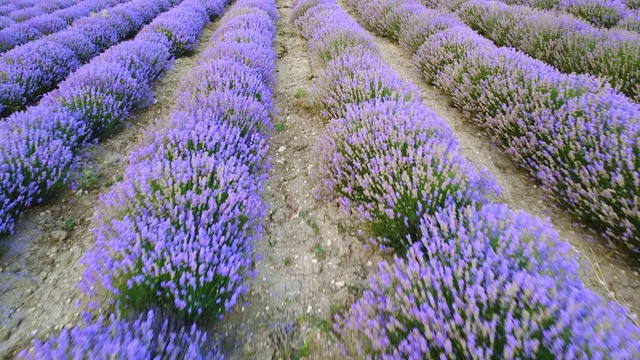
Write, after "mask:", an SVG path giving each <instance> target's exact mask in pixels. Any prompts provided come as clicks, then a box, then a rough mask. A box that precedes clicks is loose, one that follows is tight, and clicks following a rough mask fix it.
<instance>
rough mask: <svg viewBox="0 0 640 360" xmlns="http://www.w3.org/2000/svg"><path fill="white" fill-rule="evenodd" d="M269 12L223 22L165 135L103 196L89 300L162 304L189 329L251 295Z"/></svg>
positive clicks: (246, 4) (90, 261)
mask: <svg viewBox="0 0 640 360" xmlns="http://www.w3.org/2000/svg"><path fill="white" fill-rule="evenodd" d="M223 5H224V3H221V4H220V5H219V6H218V8H222V7H223ZM262 9H265V10H266V11H265V10H262ZM275 9H276V7H275V2H273V1H270V2H255V1H253V0H251V1H243V0H240V1H238V2H237V3H236V5H235V6H234V9H233V10H231V11H229V12H228V13H227V15H226V16H225V17H223V18H222V20H221V21H220V27H219V28H218V30H217V31H216V32H215V33H214V34H213V35H212V37H211V40H210V42H211V47H210V48H209V49H208V50H207V51H206V53H205V54H204V55H203V57H202V62H201V63H200V64H199V65H198V66H197V67H196V68H195V69H194V70H193V72H192V73H191V74H190V75H189V76H187V77H186V78H185V79H184V80H183V81H182V82H181V85H180V88H179V90H178V94H179V97H178V99H177V100H178V101H177V107H176V110H175V112H174V113H173V114H172V116H171V118H170V120H169V121H170V122H169V126H167V127H166V128H165V129H164V130H160V131H157V130H156V131H155V132H153V133H152V134H150V135H149V138H151V139H153V141H151V143H150V144H149V145H146V146H144V147H142V148H141V149H138V150H137V151H135V152H134V154H133V155H132V156H131V160H130V165H129V168H128V170H127V172H126V174H125V176H124V180H123V181H122V182H120V183H118V184H117V185H115V186H114V187H113V189H112V191H110V192H109V193H108V194H106V195H105V196H103V197H102V198H101V202H102V204H103V206H101V207H100V208H101V209H102V210H101V211H100V213H99V214H98V221H99V225H98V227H97V229H96V235H97V240H96V245H95V247H94V248H93V249H92V250H91V251H90V252H89V253H88V254H87V256H86V257H85V259H84V262H85V263H86V264H87V271H86V273H85V276H84V279H83V287H84V289H85V291H87V292H89V293H90V294H94V293H96V292H105V293H107V294H108V296H109V297H110V298H111V299H112V300H113V301H114V302H115V304H116V306H117V307H118V308H119V309H121V310H122V311H125V312H128V311H136V310H140V309H146V308H148V307H161V308H163V309H165V310H167V311H169V312H171V313H174V314H177V315H178V316H179V317H181V318H184V319H188V320H189V321H200V320H207V319H212V318H218V317H222V316H224V314H225V313H226V312H228V311H231V310H232V309H233V307H234V306H235V304H236V303H237V301H238V297H239V296H241V295H242V294H244V293H245V292H246V291H247V289H248V288H247V285H246V281H247V280H248V279H249V278H250V277H252V276H253V275H254V271H253V267H254V266H253V263H254V261H255V256H254V254H253V250H254V243H255V242H256V241H257V240H258V239H259V238H260V236H261V233H262V226H263V225H262V221H263V218H264V216H265V214H266V204H265V203H264V201H263V200H262V199H261V193H262V187H263V183H264V180H265V177H266V170H267V163H266V152H267V149H268V143H267V140H268V135H269V133H270V131H271V120H270V113H271V112H272V111H273V105H274V104H273V99H272V89H271V86H272V85H273V79H274V74H275V59H276V56H275V52H274V50H273V41H274V39H275V33H276V28H275V21H276V19H277V18H276V19H274V18H273V17H272V16H274V15H275V14H276V13H275V11H274V10H275ZM152 25H153V24H152ZM141 35H142V34H141Z"/></svg>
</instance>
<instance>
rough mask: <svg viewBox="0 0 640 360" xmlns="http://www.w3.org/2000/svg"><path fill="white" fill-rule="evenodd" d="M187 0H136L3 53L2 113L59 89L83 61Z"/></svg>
mask: <svg viewBox="0 0 640 360" xmlns="http://www.w3.org/2000/svg"><path fill="white" fill-rule="evenodd" d="M182 1H183V0H171V1H169V0H154V1H147V0H133V1H130V2H128V3H125V4H120V5H118V6H115V7H113V8H111V9H109V10H108V13H106V14H105V15H104V16H102V15H101V16H95V17H87V18H83V19H81V20H79V21H77V22H76V23H75V24H74V26H72V27H70V28H69V29H67V30H64V31H62V32H59V33H56V34H53V35H50V36H48V37H46V38H44V39H40V40H37V41H33V42H30V43H28V44H25V45H23V46H20V47H18V48H15V49H13V50H11V51H9V52H7V53H5V54H3V55H0V113H1V114H2V115H8V114H10V113H13V112H14V111H16V110H20V109H21V108H22V107H24V106H25V105H27V104H29V103H31V102H32V101H34V100H36V99H37V97H38V96H40V95H42V94H43V93H46V92H47V91H49V90H51V89H53V88H54V87H55V86H56V85H58V83H59V82H60V81H62V80H64V79H65V78H66V77H67V76H68V75H69V74H70V73H71V72H73V71H75V70H76V69H77V68H78V67H79V66H80V65H82V64H84V63H86V62H87V61H89V60H90V59H91V58H93V57H95V56H96V55H97V54H98V53H100V52H102V51H104V50H105V49H107V48H109V47H111V46H113V45H115V44H117V43H119V42H120V41H122V40H124V39H126V38H128V37H130V36H131V35H133V34H135V33H136V32H138V31H139V30H140V29H141V28H142V27H143V26H144V25H145V24H147V23H149V21H151V20H153V19H154V18H155V17H156V16H158V14H160V13H162V12H164V11H167V10H168V9H170V8H171V7H173V6H175V5H177V4H179V3H181V2H182Z"/></svg>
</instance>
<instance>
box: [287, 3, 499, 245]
mask: <svg viewBox="0 0 640 360" xmlns="http://www.w3.org/2000/svg"><path fill="white" fill-rule="evenodd" d="M303 3H304V2H302V3H301V4H303ZM299 6H303V5H299ZM297 9H298V12H299V13H300V15H299V17H298V18H297V20H295V21H296V24H297V25H298V26H299V28H300V29H301V30H302V32H303V36H304V37H306V38H307V39H308V40H309V47H310V49H311V52H312V54H313V56H314V57H315V58H316V59H317V62H318V65H319V66H320V67H321V70H320V71H319V75H318V77H317V80H316V82H315V84H314V89H313V98H314V99H315V102H316V103H317V104H318V105H320V106H322V107H323V113H324V115H325V116H326V117H327V118H328V119H329V120H330V123H329V125H328V129H327V132H326V134H325V135H324V137H323V140H322V142H321V148H322V156H323V159H324V161H323V167H322V173H323V176H324V178H325V185H326V187H327V189H329V190H330V191H331V192H332V193H334V194H336V195H337V196H338V201H339V203H340V204H341V206H342V207H343V208H344V209H345V210H347V211H350V212H352V213H354V214H355V215H356V217H357V219H358V220H359V221H360V222H361V223H362V224H363V226H365V227H366V228H367V230H368V231H369V234H370V235H371V236H372V240H373V241H375V242H377V243H379V244H380V245H381V246H383V247H386V248H393V249H395V250H396V251H399V252H402V251H404V249H406V248H407V247H408V246H409V245H410V244H411V242H413V241H416V240H417V239H418V238H419V237H417V236H418V233H417V228H418V224H419V219H420V218H421V217H422V216H423V215H424V214H431V213H433V212H434V211H436V210H437V209H439V208H441V207H442V206H446V205H449V204H450V205H452V206H456V207H464V206H468V205H473V206H482V205H483V204H486V203H488V202H489V199H490V198H491V196H493V195H496V194H497V193H498V192H499V189H498V188H497V185H496V184H495V181H494V180H493V177H491V176H490V175H489V174H488V173H487V172H486V170H480V169H478V168H476V167H475V166H474V165H472V164H470V163H468V162H467V161H466V160H465V159H464V158H463V157H462V156H461V155H460V154H459V153H458V149H457V146H458V145H457V142H456V141H455V139H454V138H453V135H452V132H451V130H450V129H449V127H448V126H447V125H446V124H445V123H444V122H443V121H442V120H441V119H440V118H438V117H437V116H436V115H435V114H434V113H433V112H431V111H430V110H429V109H427V108H426V107H425V106H424V105H422V104H421V103H420V92H419V90H418V89H417V88H416V87H415V86H414V85H412V84H410V83H408V82H406V81H404V80H402V79H401V78H400V77H399V76H398V74H396V73H395V72H394V71H393V70H392V69H391V68H390V67H388V66H387V65H385V64H383V63H382V61H381V60H380V58H379V55H378V54H377V53H376V50H375V47H374V45H373V43H372V41H371V39H370V38H369V36H368V35H367V34H366V33H365V32H364V30H363V29H362V28H361V27H360V26H358V24H357V23H355V22H354V21H353V20H352V19H351V18H350V17H349V16H348V15H347V14H346V13H345V12H343V11H341V10H340V7H339V6H337V5H336V4H335V3H333V4H332V3H328V2H325V3H322V4H320V5H318V6H315V7H312V8H310V9H309V8H307V10H306V11H300V10H299V9H300V8H299V7H298V8H297ZM294 11H296V9H294ZM327 54H330V56H327Z"/></svg>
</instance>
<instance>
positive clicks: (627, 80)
mask: <svg viewBox="0 0 640 360" xmlns="http://www.w3.org/2000/svg"><path fill="white" fill-rule="evenodd" d="M422 3H423V4H424V5H426V6H427V7H429V8H442V7H444V8H447V9H449V10H451V11H455V12H456V14H457V15H458V16H459V17H460V19H462V21H463V22H465V23H466V24H467V25H469V27H471V28H472V29H474V30H476V31H478V32H479V33H480V34H482V35H483V36H485V37H487V38H489V39H491V40H492V41H493V42H494V43H496V44H497V45H498V46H510V47H514V48H516V49H518V50H520V51H523V52H525V53H527V54H528V55H530V56H531V57H534V58H536V59H540V60H542V61H544V62H546V63H548V64H550V65H552V66H554V67H556V68H557V69H558V70H560V71H563V72H565V73H579V74H591V75H595V76H598V77H601V78H604V79H606V80H608V81H609V82H610V83H611V85H612V86H613V87H614V88H616V89H617V90H619V91H620V92H622V93H624V94H626V95H627V96H629V97H631V98H634V97H635V100H636V101H639V102H640V34H638V33H634V32H630V31H626V30H621V29H599V28H596V27H594V26H592V25H591V24H589V23H587V22H585V21H582V20H579V19H577V18H575V17H573V16H571V15H568V14H561V13H557V12H553V11H544V10H537V9H531V8H529V7H526V6H512V5H507V4H504V3H502V2H497V1H484V0H471V1H462V2H461V1H458V0H422ZM636 20H637V18H636ZM635 26H637V23H636V25H635Z"/></svg>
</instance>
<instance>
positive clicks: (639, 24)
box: [619, 9, 640, 94]
mask: <svg viewBox="0 0 640 360" xmlns="http://www.w3.org/2000/svg"><path fill="white" fill-rule="evenodd" d="M619 27H620V28H622V29H625V30H629V31H635V32H637V33H640V9H639V10H630V11H629V12H628V13H627V16H625V18H624V19H623V20H622V21H620V24H619ZM636 94H640V89H639V90H638V91H637V92H636Z"/></svg>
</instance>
